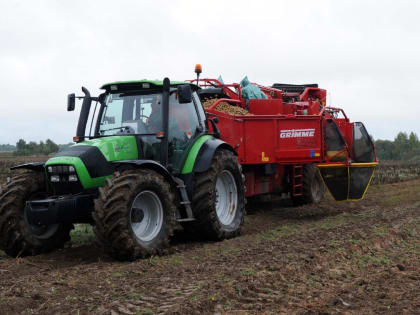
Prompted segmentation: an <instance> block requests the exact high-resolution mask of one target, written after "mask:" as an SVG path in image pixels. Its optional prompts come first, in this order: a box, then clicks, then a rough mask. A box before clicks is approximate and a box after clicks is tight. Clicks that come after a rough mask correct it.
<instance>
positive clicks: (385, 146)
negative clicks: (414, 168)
mask: <svg viewBox="0 0 420 315" xmlns="http://www.w3.org/2000/svg"><path fill="white" fill-rule="evenodd" d="M375 146H376V155H377V157H378V159H379V160H397V161H399V160H404V161H415V160H416V161H420V141H419V138H418V137H417V134H415V133H414V132H411V133H410V134H407V133H406V132H399V133H398V135H397V136H396V137H395V139H394V141H390V140H376V141H375Z"/></svg>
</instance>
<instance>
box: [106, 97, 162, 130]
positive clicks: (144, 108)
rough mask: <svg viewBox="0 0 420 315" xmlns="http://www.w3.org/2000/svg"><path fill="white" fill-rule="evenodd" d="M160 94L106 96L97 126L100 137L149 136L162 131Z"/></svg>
mask: <svg viewBox="0 0 420 315" xmlns="http://www.w3.org/2000/svg"><path fill="white" fill-rule="evenodd" d="M161 100H162V95H161V93H155V94H145V95H138V94H136V95H130V94H126V93H116V94H108V95H107V97H106V100H105V108H104V110H103V114H102V117H101V121H100V125H99V134H100V135H101V136H110V135H117V134H119V135H120V134H151V133H156V132H158V131H160V130H162V111H161Z"/></svg>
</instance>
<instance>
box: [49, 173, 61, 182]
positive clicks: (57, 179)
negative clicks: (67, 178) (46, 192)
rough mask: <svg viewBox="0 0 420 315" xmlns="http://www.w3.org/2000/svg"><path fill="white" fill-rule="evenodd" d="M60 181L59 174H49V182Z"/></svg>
mask: <svg viewBox="0 0 420 315" xmlns="http://www.w3.org/2000/svg"><path fill="white" fill-rule="evenodd" d="M59 181H60V176H58V175H52V176H51V182H52V183H58V182H59Z"/></svg>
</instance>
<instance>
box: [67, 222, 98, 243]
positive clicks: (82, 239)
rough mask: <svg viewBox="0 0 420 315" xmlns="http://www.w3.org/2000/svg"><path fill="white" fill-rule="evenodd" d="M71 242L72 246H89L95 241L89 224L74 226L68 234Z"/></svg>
mask: <svg viewBox="0 0 420 315" xmlns="http://www.w3.org/2000/svg"><path fill="white" fill-rule="evenodd" d="M70 237H71V241H72V243H74V244H79V245H83V244H89V243H91V242H92V241H93V240H94V239H95V233H94V232H93V228H92V226H91V225H90V224H76V225H75V227H74V230H72V231H71V232H70Z"/></svg>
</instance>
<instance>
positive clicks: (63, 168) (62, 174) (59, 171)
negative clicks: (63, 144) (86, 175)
mask: <svg viewBox="0 0 420 315" xmlns="http://www.w3.org/2000/svg"><path fill="white" fill-rule="evenodd" d="M47 174H48V181H49V183H50V185H51V188H52V190H53V192H54V195H67V194H77V193H80V192H82V191H83V186H82V184H81V183H80V180H79V177H78V176H77V173H76V170H75V168H74V167H73V166H72V165H51V166H47ZM70 178H73V179H77V180H76V181H70Z"/></svg>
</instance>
